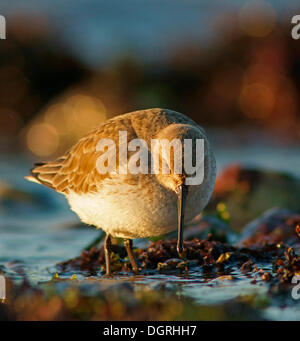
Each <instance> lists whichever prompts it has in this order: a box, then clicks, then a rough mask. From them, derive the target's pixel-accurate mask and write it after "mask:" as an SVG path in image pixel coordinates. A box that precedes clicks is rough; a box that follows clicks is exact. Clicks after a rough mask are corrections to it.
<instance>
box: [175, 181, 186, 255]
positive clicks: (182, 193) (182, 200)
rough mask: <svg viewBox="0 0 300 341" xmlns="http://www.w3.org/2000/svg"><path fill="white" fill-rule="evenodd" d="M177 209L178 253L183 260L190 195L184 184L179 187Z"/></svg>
mask: <svg viewBox="0 0 300 341" xmlns="http://www.w3.org/2000/svg"><path fill="white" fill-rule="evenodd" d="M176 193H177V208H178V239H177V251H178V255H179V257H180V258H181V257H182V252H183V224H184V212H185V205H186V199H187V194H188V187H187V186H186V185H184V184H182V185H180V186H178V187H177V191H176Z"/></svg>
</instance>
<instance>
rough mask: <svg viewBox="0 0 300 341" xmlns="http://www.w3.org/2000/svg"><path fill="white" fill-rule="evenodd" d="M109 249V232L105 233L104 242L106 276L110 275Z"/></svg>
mask: <svg viewBox="0 0 300 341" xmlns="http://www.w3.org/2000/svg"><path fill="white" fill-rule="evenodd" d="M110 249H111V238H110V235H109V234H106V237H105V242H104V254H105V265H106V276H111V266H110Z"/></svg>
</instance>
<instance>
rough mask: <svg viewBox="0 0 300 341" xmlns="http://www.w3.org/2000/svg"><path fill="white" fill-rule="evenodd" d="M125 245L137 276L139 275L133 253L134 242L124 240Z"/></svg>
mask: <svg viewBox="0 0 300 341" xmlns="http://www.w3.org/2000/svg"><path fill="white" fill-rule="evenodd" d="M124 245H125V248H126V251H127V253H128V257H129V260H130V263H131V266H132V270H133V272H134V273H135V274H138V273H139V270H138V266H137V263H136V259H135V256H134V253H133V252H132V240H131V239H124Z"/></svg>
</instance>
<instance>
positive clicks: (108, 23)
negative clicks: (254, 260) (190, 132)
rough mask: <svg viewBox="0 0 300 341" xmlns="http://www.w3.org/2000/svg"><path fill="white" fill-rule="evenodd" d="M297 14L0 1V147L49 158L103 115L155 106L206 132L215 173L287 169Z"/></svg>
mask: <svg viewBox="0 0 300 341" xmlns="http://www.w3.org/2000/svg"><path fill="white" fill-rule="evenodd" d="M299 7H300V6H298V7H297V1H292V0H291V1H289V2H286V1H281V0H277V1H269V2H267V1H242V0H240V1H237V0H233V1H225V0H224V1H217V0H214V1H209V2H204V1H199V0H172V1H170V0H152V1H147V2H144V3H143V4H142V5H141V4H140V1H138V0H128V1H126V2H124V1H121V0H111V1H105V0H97V1H96V0H84V1H83V0H72V1H70V0H69V1H63V2H61V1H58V0H51V1H50V0H44V1H38V0H27V1H26V2H24V1H19V0H14V1H13V2H12V1H10V0H2V1H1V7H0V12H1V13H0V14H2V15H4V16H5V17H6V22H7V39H6V40H1V41H0V141H1V142H0V150H1V152H2V154H3V153H5V154H7V153H10V154H11V153H16V152H22V153H25V155H28V156H29V157H31V156H32V157H33V158H34V159H37V158H38V159H48V158H52V157H54V156H56V155H58V154H59V153H63V152H64V151H65V150H66V149H67V148H68V147H69V146H70V145H72V144H73V143H74V142H75V141H76V140H77V139H78V138H79V137H80V136H82V135H84V134H85V133H87V132H88V131H89V130H91V129H92V128H93V127H94V126H96V125H98V124H99V123H101V122H103V121H104V120H105V119H107V118H109V117H112V116H114V115H116V114H121V113H125V112H129V111H133V110H137V109H146V108H150V107H163V108H170V109H173V110H177V111H180V112H182V113H184V114H186V115H188V116H190V117H192V118H193V119H194V120H195V121H196V122H198V123H199V124H201V125H204V126H205V127H206V128H207V129H208V131H209V133H210V136H211V140H212V142H213V144H215V148H216V150H217V154H218V155H219V157H218V160H219V163H220V165H221V166H222V165H223V164H224V163H227V162H229V161H230V160H231V161H245V162H250V163H255V164H260V165H263V166H266V167H272V168H277V167H279V168H284V169H285V170H287V171H290V172H295V167H296V166H299V161H298V160H299V158H298V156H299V154H297V152H298V142H299V137H300V112H299V108H300V102H299V91H300V41H298V40H293V39H292V38H291V29H292V27H293V26H292V25H291V18H292V16H294V15H295V14H297V13H298V12H300V10H299ZM297 8H298V12H297ZM224 149H225V150H224ZM295 153H296V154H295ZM279 156H280V157H279ZM282 158H283V159H282ZM279 159H280V160H281V161H279Z"/></svg>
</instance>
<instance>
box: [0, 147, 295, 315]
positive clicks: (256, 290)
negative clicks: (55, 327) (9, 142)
mask: <svg viewBox="0 0 300 341" xmlns="http://www.w3.org/2000/svg"><path fill="white" fill-rule="evenodd" d="M276 153H277V157H278V159H281V160H284V162H281V163H280V164H277V163H276V164H275V163H274V161H273V160H274V157H273V155H272V154H271V151H270V150H269V149H265V150H264V149H260V151H259V152H258V150H257V149H256V150H254V149H253V148H250V149H249V150H248V152H247V151H245V148H243V149H241V150H237V149H235V150H234V151H232V152H231V151H229V152H228V151H227V152H225V151H224V150H222V149H217V150H216V156H217V160H218V165H219V170H221V169H222V167H224V165H226V164H228V163H229V161H230V160H232V159H235V160H240V162H241V163H245V164H247V165H252V166H253V167H257V166H262V165H264V166H265V168H270V169H276V170H284V171H287V172H289V173H291V174H295V173H296V171H295V169H297V168H298V169H299V166H300V164H299V162H300V158H299V151H298V149H294V150H293V149H292V150H291V149H289V151H288V150H285V149H281V150H280V151H278V150H277V151H276ZM254 155H255V158H254V157H252V156H254ZM31 163H32V160H29V159H28V158H26V157H25V156H18V157H16V156H9V155H6V156H2V157H1V162H0V181H1V182H3V183H5V184H8V185H10V186H11V187H13V188H15V189H17V190H18V191H21V192H22V195H20V194H16V193H15V192H14V191H12V194H10V195H9V196H8V197H6V199H5V200H1V199H0V200H1V201H0V236H1V238H0V266H1V267H3V268H4V270H5V273H6V275H7V276H9V277H10V278H12V279H14V280H15V281H17V282H19V281H21V280H22V278H23V277H24V275H25V276H26V277H27V278H28V279H29V281H30V282H31V283H33V284H37V283H41V282H47V281H49V280H51V279H52V278H53V276H54V274H55V273H56V271H57V268H56V267H55V265H56V264H57V263H59V262H61V261H65V260H68V259H70V258H72V257H76V256H78V255H79V254H80V253H81V251H82V250H83V249H84V248H85V247H86V246H87V245H88V244H89V243H91V242H92V241H93V240H94V239H95V238H96V237H97V236H99V231H96V230H95V229H93V228H87V227H80V226H79V227H78V222H79V221H78V219H77V217H76V216H75V214H73V213H72V212H71V211H70V210H69V208H68V205H67V202H66V201H65V199H64V198H63V197H62V196H60V195H58V194H56V193H55V192H52V191H51V190H48V189H47V188H43V187H42V186H38V185H36V184H32V183H29V182H27V181H25V180H24V179H23V177H24V175H26V174H27V172H28V169H29V168H30V166H31ZM261 266H262V267H263V268H264V267H265V265H263V264H262V265H261ZM265 269H266V270H270V268H268V267H267V268H265ZM72 274H73V273H65V274H60V276H61V278H70V277H71V276H72ZM230 275H231V276H232V280H228V279H226V278H225V279H223V280H221V279H218V278H214V277H216V275H214V276H212V278H209V277H207V276H206V275H204V274H203V273H202V270H201V269H200V268H199V267H194V268H193V267H192V268H191V269H190V271H189V274H188V275H185V274H180V273H167V274H163V273H157V272H156V271H153V272H152V273H151V272H149V274H148V275H146V276H142V275H141V276H132V275H128V274H119V275H117V277H116V278H115V280H121V281H130V282H131V283H134V285H135V286H136V287H145V286H146V287H151V288H156V287H159V286H160V285H162V284H164V285H167V286H169V287H170V288H172V289H173V290H175V291H176V295H178V296H179V297H180V296H185V297H190V298H192V299H193V300H194V301H195V302H196V303H198V304H201V305H215V304H223V303H225V302H228V301H230V300H233V299H238V298H240V297H242V296H244V295H257V296H264V295H265V294H266V293H267V290H268V286H267V285H266V284H265V282H263V281H262V280H260V279H258V281H257V284H255V285H253V284H252V283H251V280H252V279H253V277H252V278H251V277H249V276H248V275H245V274H242V273H241V272H240V271H239V270H238V269H233V270H232V271H231V272H230ZM77 278H78V279H79V280H80V281H84V278H85V277H84V274H82V273H80V272H78V273H77ZM95 278H98V279H99V278H101V271H100V269H99V273H98V274H97V276H95ZM281 312H283V313H282V314H281ZM264 317H265V318H268V319H282V320H285V319H296V320H299V319H300V307H299V305H298V307H297V305H292V306H290V307H288V308H287V307H285V308H283V307H280V306H278V305H277V306H276V305H270V306H268V307H267V308H266V309H264Z"/></svg>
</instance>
